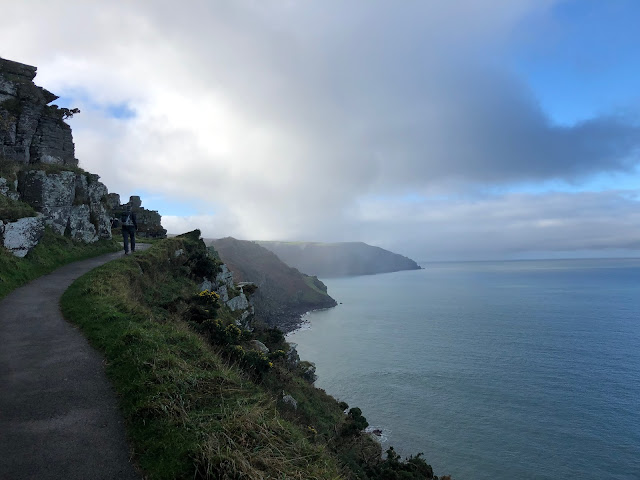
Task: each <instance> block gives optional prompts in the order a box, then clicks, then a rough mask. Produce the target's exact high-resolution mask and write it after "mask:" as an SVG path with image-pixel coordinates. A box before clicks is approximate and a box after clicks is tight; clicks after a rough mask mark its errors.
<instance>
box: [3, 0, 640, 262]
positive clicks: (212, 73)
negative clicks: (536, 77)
mask: <svg viewBox="0 0 640 480" xmlns="http://www.w3.org/2000/svg"><path fill="white" fill-rule="evenodd" d="M554 3H555V2H552V1H545V2H540V1H533V0H520V1H513V0H508V1H507V0H502V1H498V0H494V1H486V2H475V1H471V0H469V1H462V2H439V1H431V2H409V3H406V4H403V6H402V7H399V6H398V3H397V2H390V1H373V0H367V1H354V2H342V1H323V2H318V1H315V2H298V1H274V2H254V1H249V0H247V1H235V2H211V1H191V2H188V3H187V4H181V5H180V6H177V5H176V4H175V3H174V2H158V1H154V2H151V1H147V2H143V1H140V2H128V1H125V0H120V1H112V2H108V3H105V2H93V1H79V0H76V1H71V0H70V1H65V2H61V1H47V2H44V1H42V2H39V1H31V0H30V1H25V2H14V3H12V4H11V5H9V6H7V8H6V9H5V10H4V13H5V14H4V15H3V17H2V18H0V44H2V45H3V46H4V47H3V50H2V51H0V55H2V56H4V57H5V58H10V59H14V60H18V61H23V62H25V63H30V64H34V65H37V66H38V67H39V75H38V77H37V79H36V81H37V83H39V84H40V85H43V86H45V87H46V88H48V89H50V90H52V91H54V92H56V93H58V94H64V95H65V96H71V97H73V98H74V100H75V102H76V103H75V104H74V105H73V106H79V107H80V108H81V110H82V113H81V114H80V115H79V116H77V117H75V118H74V119H73V120H72V126H73V129H74V138H75V142H76V151H77V157H78V158H79V159H80V163H81V166H83V167H84V168H86V169H88V170H90V171H94V172H96V173H99V174H100V175H101V176H102V179H103V181H105V183H106V184H107V185H108V186H109V188H110V190H112V191H117V192H119V193H121V194H123V195H124V196H128V195H130V194H134V193H136V192H141V191H143V192H151V193H152V194H159V193H161V194H162V195H163V196H164V197H166V198H169V199H174V200H175V201H176V202H191V203H192V204H194V205H197V206H198V208H195V210H197V211H202V212H207V211H215V212H216V213H215V215H213V216H206V217H205V216H196V217H189V218H176V217H165V219H164V223H165V225H166V226H167V227H168V228H169V230H170V231H175V232H176V233H177V232H178V231H180V230H185V229H191V228H192V227H199V228H201V229H202V230H203V232H207V234H209V233H211V234H213V235H214V236H225V235H235V236H239V237H242V238H262V239H269V238H291V239H292V238H304V239H314V240H316V239H317V240H351V239H353V240H355V239H358V240H364V241H369V242H372V243H374V242H376V241H377V240H378V239H379V240H380V242H384V243H385V244H390V243H393V242H392V239H393V235H396V236H397V235H405V233H402V231H393V229H394V228H396V227H397V224H398V222H399V221H400V219H404V220H403V221H404V224H403V225H404V227H403V228H405V230H404V231H406V232H410V235H409V233H407V235H409V236H410V239H408V240H407V242H406V245H400V244H398V245H400V247H402V248H404V249H405V250H411V251H412V252H419V251H420V248H423V251H425V253H428V252H429V251H433V249H436V250H438V249H437V248H436V247H437V246H436V245H435V244H434V242H432V241H431V240H429V239H431V238H436V239H438V241H442V242H444V244H445V246H446V248H444V247H443V248H442V249H441V250H442V252H444V251H445V250H446V251H447V252H449V254H452V255H453V254H455V251H456V250H454V249H453V246H454V245H455V248H457V249H459V250H458V251H460V252H465V251H473V252H476V250H478V251H481V250H482V249H484V251H486V252H490V253H493V252H494V250H495V248H494V245H498V244H499V245H500V246H501V248H505V249H509V248H520V247H518V245H530V242H527V241H526V240H527V235H526V234H524V235H504V232H509V231H511V230H512V229H513V228H515V227H514V224H515V223H508V222H510V221H511V218H512V217H513V218H517V215H519V214H520V215H523V217H522V218H524V219H522V218H521V220H520V224H518V225H519V226H518V225H516V226H517V228H516V231H518V232H525V231H527V230H530V231H532V232H539V231H541V229H544V228H547V229H548V228H553V229H554V231H558V232H565V233H566V234H567V235H569V232H570V231H572V230H571V229H572V228H573V229H578V226H576V225H573V226H570V227H565V226H562V225H564V224H562V225H560V224H558V223H555V224H554V223H553V222H557V221H558V220H556V219H553V218H549V217H547V216H545V212H544V211H539V212H538V214H537V215H534V214H533V213H532V211H534V210H535V209H536V208H537V209H538V210H540V209H541V208H542V204H541V202H540V201H539V200H540V199H538V200H537V201H536V202H533V203H534V204H532V205H527V206H526V208H525V206H523V205H521V208H522V209H524V211H519V210H514V206H513V205H512V203H513V202H512V201H509V202H505V201H504V198H501V197H498V198H495V199H492V200H491V199H490V200H471V199H470V196H469V195H467V197H466V198H467V200H465V201H458V202H444V203H443V204H442V205H437V208H440V212H438V211H433V212H431V213H430V210H431V209H432V208H434V206H433V200H432V198H433V195H435V194H443V193H446V194H447V195H454V196H455V195H458V197H457V198H460V197H459V194H460V192H463V191H464V189H468V188H469V186H474V188H476V187H477V186H478V185H480V186H482V185H495V184H507V183H509V182H512V181H539V180H548V179H553V178H564V179H568V180H571V181H580V179H581V178H584V177H585V176H588V175H590V174H592V173H597V172H600V171H627V170H629V169H631V168H633V167H634V165H636V164H637V161H638V160H637V157H634V155H636V154H637V145H638V144H639V142H640V137H639V135H640V130H639V129H638V127H637V126H635V125H634V124H632V123H629V122H628V121H626V120H625V119H619V118H598V119H593V120H591V121H589V122H585V123H584V124H581V125H577V126H575V127H573V128H557V127H553V126H551V125H549V122H548V120H547V118H546V116H545V114H544V112H542V111H541V110H540V109H539V107H538V106H537V103H536V100H535V98H533V97H532V96H531V93H530V92H529V91H528V90H527V88H526V86H525V85H523V84H522V83H521V81H520V80H518V79H516V78H514V77H513V76H511V75H510V74H509V73H508V72H506V71H505V70H504V69H502V68H501V67H500V66H499V64H500V62H499V61H497V62H496V61H493V60H491V59H492V58H494V57H495V58H498V59H500V58H501V56H502V55H503V54H504V47H503V45H504V43H505V42H506V41H508V39H509V38H510V35H511V33H512V31H513V29H514V28H515V27H516V26H517V25H519V24H520V23H521V22H523V21H524V20H525V19H527V18H529V17H530V16H531V15H544V13H545V12H546V11H547V9H548V8H549V7H550V6H551V5H553V4H554ZM3 9H4V7H3ZM17 19H19V20H17ZM119 104H126V105H127V106H128V107H129V108H131V109H132V110H133V111H135V112H136V116H135V117H134V118H129V119H114V118H107V117H106V116H105V109H104V106H106V105H119ZM413 194H415V195H419V196H421V197H422V198H424V199H426V200H423V201H420V202H416V203H414V204H412V205H411V209H413V210H415V212H416V213H415V214H416V215H417V216H418V217H419V218H421V220H419V221H415V218H416V217H415V216H414V215H413V212H412V210H411V209H408V207H407V206H406V205H405V204H403V203H402V202H400V199H403V198H405V197H406V195H413ZM371 198H384V199H385V200H384V202H371V201H370V199H371ZM542 198H552V197H542ZM599 198H602V197H599ZM143 200H144V199H143ZM474 201H475V202H476V203H474ZM490 201H493V202H494V203H493V204H491V206H492V208H494V209H495V210H494V211H492V213H491V215H489V218H491V219H492V221H491V222H489V223H488V224H487V229H489V228H491V229H493V230H492V232H493V234H491V233H490V232H489V230H487V233H483V234H478V236H477V237H476V238H473V239H472V238H471V235H468V234H465V233H464V232H465V231H469V229H471V230H473V228H475V219H476V218H477V217H476V216H475V215H478V216H479V215H481V214H482V215H484V214H488V213H490V212H488V211H487V210H486V208H488V207H487V205H490ZM486 202H489V203H486ZM518 203H519V202H516V204H518ZM536 205H537V207H536ZM483 206H484V207H485V209H482V208H481V207H483ZM574 207H575V208H577V207H578V206H577V205H574ZM478 209H480V210H478ZM408 211H409V212H412V215H409V217H408V218H405V216H406V213H407V212H408ZM385 212H386V216H381V215H382V214H384V213H385ZM443 212H446V213H443ZM469 212H471V213H469ZM473 212H476V213H475V214H474V213H473ZM160 213H162V212H160ZM527 215H529V217H527ZM422 217H424V218H422ZM412 218H413V221H412ZM438 218H440V220H438ZM445 220H447V221H445ZM198 222H200V224H198ZM514 222H515V220H514ZM545 222H546V223H545ZM548 222H551V223H548ZM585 222H587V224H589V225H591V226H593V227H594V228H599V227H600V225H599V224H597V225H596V224H595V223H593V222H591V223H589V221H588V219H585ZM516 223H517V222H516ZM545 225H546V226H545ZM552 225H553V226H552ZM616 225H617V224H616ZM616 225H612V226H611V228H612V229H613V230H615V231H621V232H627V233H628V230H629V229H627V227H626V226H625V225H617V226H616ZM410 227H411V228H410ZM438 229H439V230H438ZM434 230H438V231H440V232H442V234H441V235H434V234H433V232H434ZM449 231H452V232H454V233H457V234H459V235H460V237H461V238H460V240H455V241H452V240H451V239H450V238H448V237H447V236H446V235H444V234H445V233H447V232H449ZM576 231H577V230H576ZM214 232H215V233H214ZM492 235H498V236H501V238H502V240H501V241H500V242H497V243H496V242H494V240H493V236H492ZM507 240H508V241H507ZM611 240H612V241H614V240H615V238H612V239H611ZM554 241H555V242H558V245H560V244H562V245H564V243H563V239H562V238H559V236H556V237H553V238H552V240H550V241H549V242H548V245H547V244H544V245H545V248H551V249H553V248H555V247H554V244H553V242H554ZM380 242H379V243H380ZM518 242H520V243H518ZM617 243H620V242H619V241H618V242H617ZM443 254H444V253H443ZM475 254H476V253H474V255H475ZM478 254H480V253H478Z"/></svg>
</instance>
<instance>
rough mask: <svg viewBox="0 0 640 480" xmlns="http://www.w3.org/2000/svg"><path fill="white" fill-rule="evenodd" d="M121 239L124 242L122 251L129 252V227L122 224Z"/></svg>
mask: <svg viewBox="0 0 640 480" xmlns="http://www.w3.org/2000/svg"><path fill="white" fill-rule="evenodd" d="M122 241H123V242H124V253H125V255H126V254H127V253H129V229H128V228H127V227H125V226H124V225H123V226H122Z"/></svg>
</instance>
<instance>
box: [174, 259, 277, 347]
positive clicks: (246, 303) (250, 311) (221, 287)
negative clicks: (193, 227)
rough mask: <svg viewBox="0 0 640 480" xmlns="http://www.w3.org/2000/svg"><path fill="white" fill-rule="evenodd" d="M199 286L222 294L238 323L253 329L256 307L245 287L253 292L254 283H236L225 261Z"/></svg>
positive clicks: (201, 289) (221, 299) (240, 325)
mask: <svg viewBox="0 0 640 480" xmlns="http://www.w3.org/2000/svg"><path fill="white" fill-rule="evenodd" d="M208 250H209V253H210V255H212V256H213V257H214V258H218V259H219V255H218V253H217V252H216V251H215V249H214V248H213V247H208ZM175 254H176V255H177V256H180V255H184V254H185V252H184V251H183V250H177V251H176V252H175ZM249 287H250V288H249ZM199 288H200V291H201V292H202V291H204V290H209V291H210V292H216V293H217V294H218V295H220V301H221V302H222V303H224V304H225V305H226V306H227V307H229V310H231V311H232V312H235V313H236V315H238V316H237V319H236V325H238V326H239V327H242V328H244V329H245V330H249V331H251V330H253V328H252V327H251V321H252V320H253V317H254V314H255V308H254V306H253V302H252V300H251V298H250V293H247V294H245V292H244V289H245V288H246V289H247V292H253V291H254V290H255V285H254V284H252V283H247V282H243V283H241V284H236V283H235V282H234V280H233V274H232V273H231V271H230V270H229V269H228V268H227V266H226V265H225V264H224V263H223V264H221V265H220V271H219V272H218V273H217V274H216V277H215V278H214V279H211V280H209V279H208V278H205V279H204V281H203V282H202V283H201V284H200V287H199ZM258 343H260V342H258ZM263 346H264V345H263ZM265 348H266V347H265ZM267 350H268V349H267Z"/></svg>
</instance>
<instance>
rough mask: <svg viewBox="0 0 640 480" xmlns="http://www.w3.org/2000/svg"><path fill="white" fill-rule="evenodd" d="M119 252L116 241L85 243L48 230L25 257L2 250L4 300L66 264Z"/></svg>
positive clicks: (0, 293) (0, 269) (0, 282)
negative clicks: (17, 290) (5, 297)
mask: <svg viewBox="0 0 640 480" xmlns="http://www.w3.org/2000/svg"><path fill="white" fill-rule="evenodd" d="M2 198H5V197H3V196H1V195H0V201H1V200H2ZM119 249H120V245H118V243H117V242H115V241H112V240H100V241H98V242H96V243H91V244H85V243H82V242H75V241H73V240H71V239H69V238H66V237H63V236H60V235H56V234H55V233H53V231H52V230H50V229H49V228H46V229H45V233H44V237H43V238H42V240H41V241H40V243H39V244H38V245H37V246H36V247H35V248H34V249H33V250H32V251H31V252H29V253H28V254H27V256H26V257H24V258H18V257H15V256H14V255H13V254H12V253H11V252H9V251H8V250H6V249H5V248H2V247H0V298H2V297H4V296H5V295H7V294H8V293H9V292H10V291H12V290H13V289H15V288H17V287H19V286H21V285H24V284H25V283H27V282H29V281H31V280H33V279H35V278H38V277H40V276H42V275H45V274H47V273H50V272H52V271H53V270H55V269H56V268H58V267H60V266H62V265H65V264H67V263H70V262H75V261H76V260H83V259H86V258H91V257H95V256H98V255H101V254H103V253H108V252H114V251H118V250H119Z"/></svg>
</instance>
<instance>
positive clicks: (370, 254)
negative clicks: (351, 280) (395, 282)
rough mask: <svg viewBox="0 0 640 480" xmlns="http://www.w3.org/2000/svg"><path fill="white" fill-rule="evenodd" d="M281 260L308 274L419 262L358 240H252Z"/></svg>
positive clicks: (363, 271)
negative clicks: (324, 241) (334, 241)
mask: <svg viewBox="0 0 640 480" xmlns="http://www.w3.org/2000/svg"><path fill="white" fill-rule="evenodd" d="M256 243H257V244H258V245H260V246H262V247H264V248H266V249H268V250H270V251H272V252H273V253H275V254H276V255H277V256H278V257H279V258H280V259H281V260H282V261H283V262H284V263H286V264H287V265H289V266H290V267H294V268H297V269H298V270H300V271H301V272H304V273H306V274H308V275H317V276H319V277H323V278H331V277H346V276H352V275H372V274H376V273H388V272H398V271H400V270H419V269H420V266H419V265H418V264H417V263H416V262H414V261H413V260H411V259H410V258H407V257H404V256H402V255H399V254H397V253H393V252H390V251H388V250H384V249H383V248H380V247H374V246H371V245H367V244H366V243H362V242H345V243H314V242H256Z"/></svg>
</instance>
